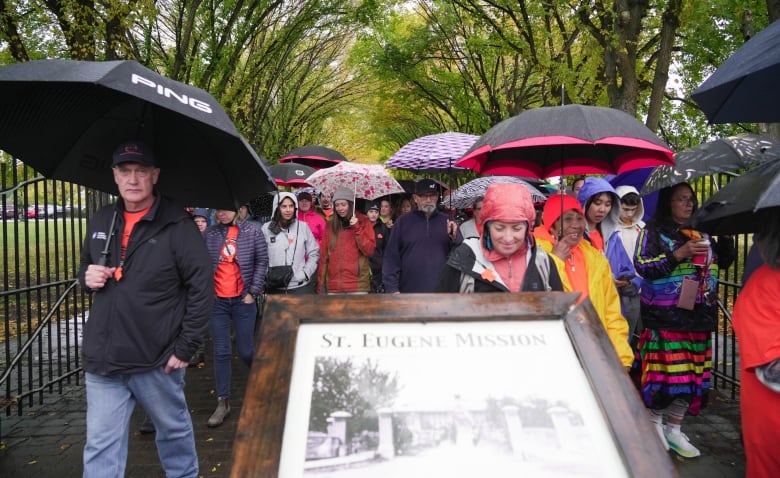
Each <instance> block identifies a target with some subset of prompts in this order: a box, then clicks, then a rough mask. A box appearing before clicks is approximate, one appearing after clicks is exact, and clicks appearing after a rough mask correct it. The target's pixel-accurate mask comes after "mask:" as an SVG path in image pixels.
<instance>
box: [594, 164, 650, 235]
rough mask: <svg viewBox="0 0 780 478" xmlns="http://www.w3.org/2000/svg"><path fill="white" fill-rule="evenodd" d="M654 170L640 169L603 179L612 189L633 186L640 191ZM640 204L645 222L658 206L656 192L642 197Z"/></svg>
mask: <svg viewBox="0 0 780 478" xmlns="http://www.w3.org/2000/svg"><path fill="white" fill-rule="evenodd" d="M654 169H655V168H640V169H635V170H633V171H626V172H625V173H621V174H618V175H617V176H608V177H606V178H605V179H606V180H607V181H608V182H609V184H611V185H612V186H613V187H618V186H633V187H635V188H636V190H637V191H642V187H643V186H644V185H645V181H647V178H648V177H649V176H650V173H652V172H653V170H654ZM642 204H643V205H644V208H645V215H644V216H643V217H642V219H643V220H644V221H645V222H647V221H649V220H650V218H651V217H653V214H655V209H656V207H657V205H658V191H653V192H651V193H650V194H645V195H642Z"/></svg>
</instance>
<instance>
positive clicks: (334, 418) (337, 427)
mask: <svg viewBox="0 0 780 478" xmlns="http://www.w3.org/2000/svg"><path fill="white" fill-rule="evenodd" d="M349 418H352V415H351V414H350V413H349V412H343V411H341V412H333V413H331V414H330V416H329V417H328V436H332V437H336V438H338V439H339V440H341V445H342V446H343V447H344V450H346V449H347V420H348V419H349Z"/></svg>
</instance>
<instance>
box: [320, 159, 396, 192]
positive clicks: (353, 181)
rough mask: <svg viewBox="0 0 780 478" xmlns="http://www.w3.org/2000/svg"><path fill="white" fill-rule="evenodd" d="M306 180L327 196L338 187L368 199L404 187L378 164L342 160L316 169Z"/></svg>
mask: <svg viewBox="0 0 780 478" xmlns="http://www.w3.org/2000/svg"><path fill="white" fill-rule="evenodd" d="M306 182H307V183H308V184H309V185H310V186H313V187H315V188H317V189H319V190H320V191H322V193H323V194H326V195H328V196H332V195H333V192H334V191H336V189H338V188H340V187H344V188H347V189H350V190H352V191H353V192H354V194H355V197H356V198H361V199H369V200H373V199H376V198H379V197H382V196H387V195H388V194H398V193H403V192H404V188H402V187H401V185H400V184H398V181H396V180H395V178H393V177H392V176H390V173H389V172H388V171H387V170H386V169H385V168H384V167H383V166H382V165H380V164H358V163H350V162H348V161H342V162H340V163H338V164H337V165H335V166H332V167H330V168H325V169H320V170H318V171H316V172H315V173H314V174H312V175H311V176H309V177H308V178H307V179H306Z"/></svg>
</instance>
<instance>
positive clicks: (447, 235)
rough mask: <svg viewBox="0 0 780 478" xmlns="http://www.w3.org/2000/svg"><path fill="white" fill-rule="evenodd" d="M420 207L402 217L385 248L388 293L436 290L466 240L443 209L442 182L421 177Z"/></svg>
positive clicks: (384, 276) (417, 191) (418, 189)
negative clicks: (440, 207)
mask: <svg viewBox="0 0 780 478" xmlns="http://www.w3.org/2000/svg"><path fill="white" fill-rule="evenodd" d="M413 199H414V202H415V203H417V210H416V211H411V212H408V213H406V214H404V215H402V216H401V217H399V218H398V219H397V220H396V221H395V224H394V225H393V233H392V234H391V235H390V241H389V242H388V244H387V247H386V248H385V259H384V263H383V264H382V281H383V283H384V286H385V292H387V293H399V292H433V291H434V289H435V288H436V284H437V282H438V280H439V273H440V272H441V270H442V268H443V267H444V264H445V263H446V262H447V256H449V253H450V251H451V250H452V249H453V248H455V247H456V246H458V245H459V244H460V243H461V242H462V241H463V236H462V235H461V233H460V231H458V225H457V224H456V223H455V221H451V220H450V219H449V218H448V217H447V215H446V214H443V213H441V212H439V210H438V207H437V205H438V201H439V185H438V184H437V183H436V182H435V181H433V180H432V179H421V180H419V181H417V183H416V184H415V188H414V195H413Z"/></svg>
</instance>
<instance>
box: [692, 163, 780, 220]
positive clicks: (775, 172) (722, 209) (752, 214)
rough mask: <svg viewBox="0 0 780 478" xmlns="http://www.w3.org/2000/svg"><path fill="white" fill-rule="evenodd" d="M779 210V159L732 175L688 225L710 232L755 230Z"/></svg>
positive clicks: (775, 215)
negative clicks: (733, 177) (729, 180)
mask: <svg viewBox="0 0 780 478" xmlns="http://www.w3.org/2000/svg"><path fill="white" fill-rule="evenodd" d="M778 210H780V160H775V161H772V162H769V163H765V164H762V165H760V166H758V167H756V168H754V169H751V170H750V171H748V172H746V173H744V174H743V175H741V176H740V177H738V178H735V179H733V180H732V181H731V182H730V183H729V184H727V185H726V186H724V187H723V189H721V190H720V191H718V192H717V193H715V194H713V195H712V197H711V198H709V199H708V200H707V202H705V203H704V204H703V205H702V207H701V208H699V209H698V210H697V211H696V212H695V213H694V214H693V216H692V217H691V220H690V223H691V226H692V227H694V228H696V229H699V230H702V231H705V232H709V233H711V234H742V233H749V232H755V231H756V229H757V225H758V224H759V223H760V222H761V221H764V220H766V219H767V218H768V217H769V216H770V215H773V217H775V218H777V217H780V216H778V215H777V213H778Z"/></svg>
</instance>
